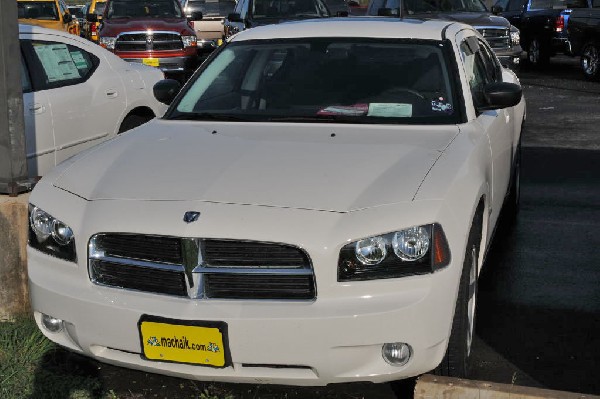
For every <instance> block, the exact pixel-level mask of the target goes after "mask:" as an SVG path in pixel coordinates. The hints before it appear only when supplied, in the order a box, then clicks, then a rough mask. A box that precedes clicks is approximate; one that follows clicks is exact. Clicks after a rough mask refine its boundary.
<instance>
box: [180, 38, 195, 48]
mask: <svg viewBox="0 0 600 399" xmlns="http://www.w3.org/2000/svg"><path fill="white" fill-rule="evenodd" d="M181 41H182V42H183V47H196V44H197V41H198V38H197V37H196V36H181Z"/></svg>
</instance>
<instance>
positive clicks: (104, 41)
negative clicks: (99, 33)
mask: <svg viewBox="0 0 600 399" xmlns="http://www.w3.org/2000/svg"><path fill="white" fill-rule="evenodd" d="M116 42H117V38H116V37H109V36H103V37H100V41H99V43H100V45H101V46H102V47H104V48H105V49H107V50H114V49H115V43H116Z"/></svg>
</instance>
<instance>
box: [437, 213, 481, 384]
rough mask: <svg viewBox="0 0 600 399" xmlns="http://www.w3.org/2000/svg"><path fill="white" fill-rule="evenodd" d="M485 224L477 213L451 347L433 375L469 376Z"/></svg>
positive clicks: (464, 269)
mask: <svg viewBox="0 0 600 399" xmlns="http://www.w3.org/2000/svg"><path fill="white" fill-rule="evenodd" d="M482 222H483V221H482V215H481V214H479V213H478V214H477V215H476V217H475V219H474V220H473V225H472V226H471V231H470V232H469V239H468V241H467V248H466V252H465V260H464V262H463V269H462V273H461V276H460V283H459V284H460V285H459V288H458V297H457V299H456V309H455V310H454V319H453V320H452V332H451V333H450V340H449V341H448V348H447V349H446V354H445V355H444V359H443V360H442V363H440V365H439V366H438V367H437V368H436V369H435V370H434V374H437V375H443V376H449V377H459V378H464V377H467V376H468V374H469V369H470V361H469V360H470V359H469V358H470V355H471V344H472V343H473V337H474V335H475V305H476V300H477V277H478V276H477V274H478V260H479V245H480V243H481V227H482Z"/></svg>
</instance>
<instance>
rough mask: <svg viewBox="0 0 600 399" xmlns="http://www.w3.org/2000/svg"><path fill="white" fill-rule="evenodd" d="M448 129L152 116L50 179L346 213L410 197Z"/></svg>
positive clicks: (124, 194)
mask: <svg viewBox="0 0 600 399" xmlns="http://www.w3.org/2000/svg"><path fill="white" fill-rule="evenodd" d="M457 134H458V127H457V126H454V125H451V126H410V125H407V126H398V125H394V126H392V125H384V126H381V125H340V124H306V123H305V124H290V123H287V124H283V123H249V124H248V123H247V124H241V123H239V122H238V123H228V122H227V123H224V122H217V123H208V122H188V121H165V120H154V121H152V122H149V123H148V124H146V125H144V126H142V127H140V128H138V129H135V130H132V131H130V132H128V133H125V134H123V135H121V136H119V137H117V138H116V139H114V140H111V141H108V142H106V143H104V144H102V145H100V146H98V147H96V148H94V149H92V150H91V151H89V152H88V153H87V154H84V156H80V157H78V158H77V159H76V160H75V161H71V162H70V164H69V165H68V167H66V168H65V169H64V170H63V171H62V173H60V174H58V177H57V178H55V180H54V182H53V184H54V186H56V187H58V188H61V189H64V190H66V191H69V192H71V193H73V194H76V195H78V196H80V197H83V198H85V199H87V200H92V201H93V200H111V199H120V200H165V201H185V200H195V201H208V202H215V203H228V204H247V205H262V206H271V207H283V208H298V209H313V210H323V211H336V212H348V211H352V210H358V209H364V208H369V207H373V206H378V205H385V204H392V203H397V202H402V201H411V200H412V199H413V198H414V196H415V194H416V192H417V189H418V188H419V186H420V184H421V183H422V181H423V179H424V178H425V176H426V175H427V173H428V171H429V170H430V169H431V167H432V166H433V164H434V163H435V162H436V160H437V159H438V158H439V156H440V155H441V153H442V152H443V150H444V149H445V148H446V147H447V146H448V144H449V143H450V142H451V141H452V140H453V138H454V137H456V135H457ZM67 162H68V161H67Z"/></svg>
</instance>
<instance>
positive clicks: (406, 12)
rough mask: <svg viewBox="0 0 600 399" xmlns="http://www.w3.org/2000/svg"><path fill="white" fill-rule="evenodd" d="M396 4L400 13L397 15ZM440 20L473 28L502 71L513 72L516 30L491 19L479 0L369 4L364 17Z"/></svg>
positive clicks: (380, 1) (517, 55)
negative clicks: (488, 46)
mask: <svg viewBox="0 0 600 399" xmlns="http://www.w3.org/2000/svg"><path fill="white" fill-rule="evenodd" d="M400 4H403V11H402V13H400ZM400 14H402V15H403V16H406V17H410V18H426V19H432V18H435V19H444V20H449V21H457V22H462V23H465V24H469V25H471V26H473V27H474V28H475V29H477V30H478V31H479V33H481V35H482V36H483V37H484V38H485V39H486V40H487V41H488V43H489V44H490V47H492V49H493V50H494V52H495V53H496V56H497V57H498V59H499V60H500V62H501V63H502V65H504V66H505V67H508V68H511V69H517V68H518V66H519V63H520V57H521V53H522V51H523V50H522V49H521V46H520V40H519V30H518V29H517V28H515V27H514V26H512V25H511V24H510V22H508V20H507V19H506V18H503V17H499V16H496V15H493V14H492V13H491V12H490V11H488V9H487V7H486V6H485V5H484V4H483V3H482V2H481V0H404V1H402V0H371V1H370V2H369V6H368V8H367V15H371V16H388V17H389V16H400Z"/></svg>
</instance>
